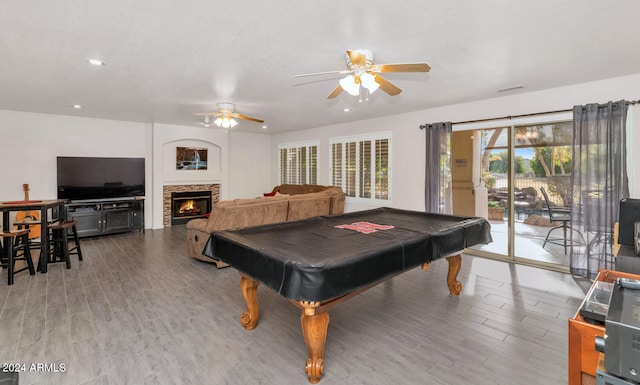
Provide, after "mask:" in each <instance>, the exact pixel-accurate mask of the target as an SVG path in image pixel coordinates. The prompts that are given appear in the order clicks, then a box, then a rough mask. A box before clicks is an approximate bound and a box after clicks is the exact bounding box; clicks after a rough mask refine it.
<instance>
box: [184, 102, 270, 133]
mask: <svg viewBox="0 0 640 385" xmlns="http://www.w3.org/2000/svg"><path fill="white" fill-rule="evenodd" d="M217 106H218V111H215V112H195V113H194V115H195V116H204V123H201V124H203V125H204V126H205V127H210V125H211V124H212V123H213V124H215V125H216V126H218V127H222V128H233V127H235V126H236V125H237V124H238V122H236V121H235V119H234V118H237V119H244V120H249V121H252V122H256V123H264V120H262V119H256V118H252V117H250V116H247V115H242V114H238V113H236V112H233V110H234V109H235V106H234V104H233V103H218V104H217ZM212 117H214V118H216V119H215V120H214V121H213V122H211V118H212Z"/></svg>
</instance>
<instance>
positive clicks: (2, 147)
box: [0, 110, 152, 218]
mask: <svg viewBox="0 0 640 385" xmlns="http://www.w3.org/2000/svg"><path fill="white" fill-rule="evenodd" d="M150 138H151V125H149V124H144V123H134V122H120V121H112V120H103V119H90V118H78V117H74V116H65V115H50V114H38V113H27V112H18V111H6V110H0V157H1V161H0V174H1V175H2V183H1V184H0V201H2V200H19V199H23V198H24V193H23V191H22V184H23V183H28V184H29V186H30V192H29V197H30V198H31V199H55V198H56V197H57V191H56V190H57V181H56V157H57V156H98V157H99V156H103V157H142V158H146V159H147V162H145V166H146V171H147V175H152V174H151V162H150V161H149V159H150V158H151V139H150ZM151 179H152V178H147V186H146V193H147V195H148V194H149V192H150V191H151ZM145 218H151V217H150V216H145Z"/></svg>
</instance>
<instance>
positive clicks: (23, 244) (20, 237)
mask: <svg viewBox="0 0 640 385" xmlns="http://www.w3.org/2000/svg"><path fill="white" fill-rule="evenodd" d="M0 236H1V237H2V241H3V242H5V244H6V242H9V247H8V248H7V249H8V250H9V253H8V255H3V256H2V258H0V265H2V267H6V268H7V283H8V284H9V285H13V276H14V275H16V274H17V273H19V272H21V271H23V270H27V269H29V274H30V275H35V274H36V271H35V269H34V267H33V260H32V259H31V250H30V249H29V230H27V229H24V230H18V231H8V232H0ZM19 251H22V256H18V252H19ZM16 261H26V262H27V266H25V267H23V268H21V269H18V270H15V262H16Z"/></svg>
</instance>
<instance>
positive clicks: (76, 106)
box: [71, 104, 82, 110]
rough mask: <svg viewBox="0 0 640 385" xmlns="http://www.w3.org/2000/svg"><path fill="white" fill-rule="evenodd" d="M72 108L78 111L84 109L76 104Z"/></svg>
mask: <svg viewBox="0 0 640 385" xmlns="http://www.w3.org/2000/svg"><path fill="white" fill-rule="evenodd" d="M71 107H73V108H75V109H76V110H79V109H81V108H82V106H81V105H79V104H74V105H72V106H71Z"/></svg>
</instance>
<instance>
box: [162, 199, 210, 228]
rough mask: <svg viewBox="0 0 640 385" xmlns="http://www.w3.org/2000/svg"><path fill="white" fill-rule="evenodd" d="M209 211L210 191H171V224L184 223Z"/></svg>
mask: <svg viewBox="0 0 640 385" xmlns="http://www.w3.org/2000/svg"><path fill="white" fill-rule="evenodd" d="M209 212H211V192H209V191H188V192H173V193H171V225H181V224H185V223H187V222H188V221H190V220H191V219H194V218H202V217H204V215H205V214H207V213H209Z"/></svg>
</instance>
